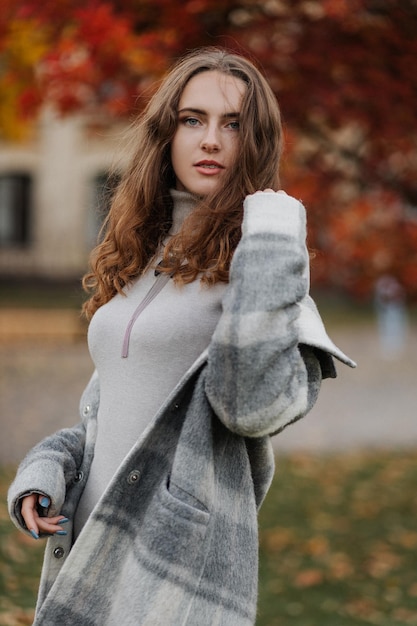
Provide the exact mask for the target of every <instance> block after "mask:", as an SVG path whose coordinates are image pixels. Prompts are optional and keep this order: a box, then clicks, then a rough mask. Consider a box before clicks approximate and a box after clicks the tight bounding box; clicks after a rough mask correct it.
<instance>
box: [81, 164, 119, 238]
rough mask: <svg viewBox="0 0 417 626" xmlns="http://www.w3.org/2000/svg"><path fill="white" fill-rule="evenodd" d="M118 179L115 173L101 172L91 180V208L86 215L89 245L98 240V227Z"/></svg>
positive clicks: (102, 220) (105, 215)
mask: <svg viewBox="0 0 417 626" xmlns="http://www.w3.org/2000/svg"><path fill="white" fill-rule="evenodd" d="M119 180H120V176H118V175H117V174H111V175H109V174H107V173H106V172H102V173H100V174H97V176H95V177H94V178H93V181H92V199H91V208H90V212H89V216H88V224H87V239H88V243H89V245H90V246H94V245H95V244H96V243H97V241H98V236H99V233H100V229H101V227H102V225H103V222H104V220H105V219H106V217H107V213H108V212H109V209H110V204H111V199H112V196H113V193H114V190H115V189H116V187H117V185H118V183H119Z"/></svg>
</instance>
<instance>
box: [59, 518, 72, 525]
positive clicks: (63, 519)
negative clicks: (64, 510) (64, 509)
mask: <svg viewBox="0 0 417 626" xmlns="http://www.w3.org/2000/svg"><path fill="white" fill-rule="evenodd" d="M68 522H69V519H68V517H63V518H62V519H60V520H59V522H58V524H67V523H68Z"/></svg>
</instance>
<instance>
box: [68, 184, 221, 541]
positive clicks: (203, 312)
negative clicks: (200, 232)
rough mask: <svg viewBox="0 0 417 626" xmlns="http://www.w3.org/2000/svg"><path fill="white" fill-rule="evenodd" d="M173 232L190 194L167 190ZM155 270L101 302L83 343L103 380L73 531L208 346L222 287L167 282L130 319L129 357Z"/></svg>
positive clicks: (187, 211)
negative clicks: (88, 467) (91, 452)
mask: <svg viewBox="0 0 417 626" xmlns="http://www.w3.org/2000/svg"><path fill="white" fill-rule="evenodd" d="M171 194H172V196H173V199H174V210H173V225H172V228H171V230H170V233H169V234H170V235H172V234H174V233H177V232H178V230H179V229H180V228H181V225H182V223H183V221H184V220H185V218H186V217H187V216H188V215H189V214H190V212H191V211H192V210H193V208H194V206H195V197H193V196H192V195H191V194H189V193H187V192H183V191H176V190H172V191H171ZM155 280H156V278H155V271H154V268H151V269H149V270H148V271H146V272H145V274H143V276H141V277H140V279H139V280H137V281H135V282H134V283H133V284H131V285H129V286H128V287H127V288H126V289H125V290H124V293H125V295H121V294H118V295H116V296H115V297H114V298H112V300H110V301H109V302H108V303H107V304H105V305H104V306H102V307H100V308H99V309H98V310H97V312H96V313H95V315H94V317H93V318H92V320H91V323H90V326H89V329H88V346H89V350H90V354H91V357H92V359H93V361H94V364H95V366H96V369H97V371H98V376H99V379H100V409H99V413H98V433H97V442H96V446H95V452H94V459H93V462H92V465H91V471H90V474H89V477H88V481H87V484H86V487H85V490H84V492H83V495H82V497H81V500H80V503H79V507H78V509H77V514H76V519H75V536H78V534H79V533H80V531H81V529H82V527H83V526H84V524H85V522H86V520H87V518H88V516H89V515H90V513H91V511H92V510H93V508H94V506H95V504H96V503H97V502H98V500H99V499H100V496H101V495H102V494H103V493H104V491H105V489H106V487H107V485H108V484H109V482H110V480H111V479H112V477H113V476H114V474H115V473H116V471H117V468H118V467H119V465H120V463H121V462H122V461H123V459H124V458H125V456H126V455H127V454H128V453H129V451H130V450H131V448H132V446H133V445H134V443H135V442H136V441H137V439H138V438H139V437H140V435H141V434H142V432H143V431H144V430H145V428H146V427H147V426H148V424H149V423H150V422H151V420H152V418H153V416H154V415H155V413H156V412H157V410H158V409H159V407H160V406H161V405H162V404H163V402H164V400H165V399H166V398H167V396H168V395H169V394H170V392H171V391H172V390H173V389H174V387H175V386H176V384H177V383H178V382H179V381H180V379H181V378H182V376H183V375H184V374H185V372H186V371H187V370H188V368H189V367H190V366H191V365H192V363H193V362H194V361H195V359H196V358H197V357H198V356H199V355H200V354H201V353H202V352H203V350H205V348H206V347H207V346H208V345H209V342H210V339H211V337H212V334H213V331H214V329H215V327H216V324H217V322H218V320H219V317H220V313H221V300H222V296H223V293H224V290H225V287H226V285H225V284H224V283H222V284H217V285H215V286H213V287H210V288H208V287H205V286H202V285H201V283H200V281H198V280H197V281H194V282H192V283H190V284H188V285H184V286H182V287H179V286H177V285H175V283H174V281H173V280H169V281H168V282H167V284H166V285H165V286H164V287H163V289H162V290H161V292H160V293H158V295H157V296H156V297H155V298H154V299H153V300H152V302H151V303H150V304H149V305H148V306H147V307H146V308H145V309H144V311H143V312H142V313H141V314H140V315H139V317H138V319H137V320H136V321H135V323H134V325H133V328H132V331H131V335H130V339H129V352H128V356H127V358H122V346H123V340H124V337H125V333H126V329H127V327H128V324H129V321H130V320H131V318H132V316H133V314H134V312H135V309H136V308H137V306H138V305H139V304H140V302H141V301H142V300H143V298H144V297H145V296H146V294H147V293H148V291H149V289H150V288H151V287H152V285H153V284H154V283H155Z"/></svg>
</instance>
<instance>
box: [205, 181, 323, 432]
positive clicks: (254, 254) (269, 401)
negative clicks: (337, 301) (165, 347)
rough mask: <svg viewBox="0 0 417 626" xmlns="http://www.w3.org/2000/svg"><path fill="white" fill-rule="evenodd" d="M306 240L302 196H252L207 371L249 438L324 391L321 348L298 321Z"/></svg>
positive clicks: (217, 406) (229, 423) (222, 404)
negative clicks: (303, 335) (306, 338)
mask: <svg viewBox="0 0 417 626" xmlns="http://www.w3.org/2000/svg"><path fill="white" fill-rule="evenodd" d="M305 240H306V216H305V210H304V207H303V205H302V204H301V203H300V202H298V201H297V200H295V199H294V198H292V197H290V196H288V195H286V194H283V193H278V194H275V193H274V194H273V193H262V194H253V195H251V196H248V197H247V198H246V200H245V203H244V219H243V224H242V239H241V241H240V243H239V245H238V246H237V248H236V251H235V254H234V257H233V260H232V264H231V269H230V283H229V285H228V288H227V290H226V293H225V297H224V300H223V313H222V316H221V318H220V320H219V323H218V325H217V327H216V330H215V332H214V335H213V338H212V341H211V344H210V347H209V352H208V366H207V370H206V393H207V396H208V399H209V401H210V403H211V405H212V407H213V409H214V411H215V412H216V414H217V415H218V417H219V419H220V420H221V421H222V422H223V423H224V424H225V426H226V427H227V428H229V429H230V430H232V431H233V432H235V433H237V434H240V435H243V436H246V437H260V436H264V435H268V434H274V433H277V432H279V431H280V430H282V429H283V428H284V427H285V426H286V425H287V424H289V423H291V422H293V421H295V420H296V419H298V418H300V417H302V416H303V415H305V414H306V413H307V412H308V411H309V409H310V408H311V407H312V406H313V404H314V402H315V401H316V399H317V396H318V393H319V389H320V385H321V379H322V370H321V367H320V361H319V358H318V355H317V351H316V350H315V348H314V347H311V346H308V345H306V344H303V343H302V342H301V341H300V336H299V335H300V334H299V327H298V318H299V315H300V307H299V303H300V302H301V301H302V300H303V299H304V298H305V297H306V295H307V292H308V288H309V279H308V271H309V267H308V251H307V248H306V244H305Z"/></svg>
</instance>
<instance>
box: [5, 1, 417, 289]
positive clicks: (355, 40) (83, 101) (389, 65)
mask: <svg viewBox="0 0 417 626" xmlns="http://www.w3.org/2000/svg"><path fill="white" fill-rule="evenodd" d="M3 4H4V6H3V8H2V15H1V16H0V54H1V55H2V57H4V56H5V57H7V54H8V50H7V46H6V48H5V45H2V43H1V41H5V40H6V39H7V38H6V39H4V38H3V35H4V34H7V33H8V32H9V31H8V29H9V24H10V20H12V19H13V20H16V19H17V20H19V19H20V20H33V21H34V23H36V24H38V25H39V28H40V29H43V32H44V33H45V34H46V35H45V36H47V40H48V42H49V43H48V49H47V51H46V52H45V54H44V55H43V58H42V60H41V62H40V63H38V62H37V63H36V66H34V67H33V68H32V69H33V71H32V73H31V74H30V72H28V70H27V67H25V72H26V73H25V76H24V80H22V85H23V87H22V89H20V91H19V90H18V100H19V105H20V106H21V108H22V110H23V111H25V112H26V113H27V114H28V113H30V114H33V113H34V112H35V111H36V109H37V108H38V107H39V106H40V105H41V103H42V102H45V101H49V102H52V103H53V104H54V105H55V107H56V108H57V109H59V110H60V111H61V112H62V113H68V112H72V111H75V110H78V109H87V110H93V111H95V110H100V111H104V112H106V113H107V114H110V115H114V116H120V115H127V114H130V113H131V112H132V111H133V109H134V108H135V106H136V102H137V97H138V95H140V94H141V93H142V91H143V89H144V88H145V87H147V86H148V85H149V83H150V82H151V81H152V80H154V79H155V78H157V77H159V76H160V75H161V73H163V72H164V71H165V69H166V67H167V66H168V65H169V64H170V62H171V60H172V59H173V58H174V57H176V56H177V55H179V54H182V53H183V52H184V51H185V50H186V49H190V48H193V47H195V46H198V45H205V44H215V45H222V44H224V43H227V44H228V46H229V47H231V48H234V49H238V50H241V49H242V48H243V49H245V50H248V51H249V53H250V54H252V55H253V56H254V57H255V58H256V59H257V60H258V61H259V63H260V65H261V66H262V67H263V68H264V71H265V73H266V75H267V76H268V78H269V80H270V82H271V84H272V86H273V89H274V91H275V92H276V94H277V97H278V99H279V101H280V104H281V107H282V111H283V116H284V123H285V127H286V134H287V142H286V145H287V150H286V154H285V156H284V162H283V184H284V186H285V188H286V189H287V190H288V191H289V192H291V193H293V194H294V195H296V196H298V197H300V198H302V199H303V200H304V202H305V203H306V205H307V208H308V212H309V224H310V234H309V240H310V245H311V247H312V248H314V249H316V250H317V251H318V252H317V255H316V260H315V262H314V268H313V269H314V273H313V275H314V277H315V281H316V283H319V284H322V285H327V286H337V287H340V288H343V289H347V290H348V291H350V292H351V293H354V294H357V295H360V296H363V295H365V294H370V293H371V292H372V287H373V281H374V280H375V279H376V278H377V277H378V275H379V274H380V273H392V274H394V275H395V276H396V277H397V278H398V279H399V280H400V282H402V284H403V285H404V286H405V287H406V289H407V290H408V293H409V295H410V296H412V297H417V276H416V274H417V270H416V269H415V268H416V267H417V263H416V261H417V259H416V249H417V224H416V220H415V218H413V217H412V216H413V210H415V209H413V207H415V206H416V205H417V184H416V180H417V156H416V155H417V145H416V144H417V133H416V131H415V102H416V101H417V73H416V72H414V71H413V67H414V60H415V58H416V57H417V38H416V36H415V33H416V32H417V5H416V3H415V1H414V0H402V1H401V2H398V0H384V1H383V2H382V1H381V0H313V1H311V2H310V1H309V2H306V1H305V0H271V1H268V2H266V1H265V0H184V1H182V2H180V1H179V0H113V1H110V0H109V1H107V2H101V1H99V0H42V2H41V1H40V0H21V1H20V2H19V1H16V0H4V2H3ZM9 57H10V55H9ZM9 61H10V59H9ZM16 68H17V69H14V70H13V71H14V73H15V75H17V73H19V72H22V70H21V68H19V67H18V66H16ZM11 75H13V72H12V73H11ZM19 78H20V79H21V78H22V76H21V75H20V77H19ZM0 106H1V103H0ZM414 215H415V213H414ZM410 216H411V217H410Z"/></svg>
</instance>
